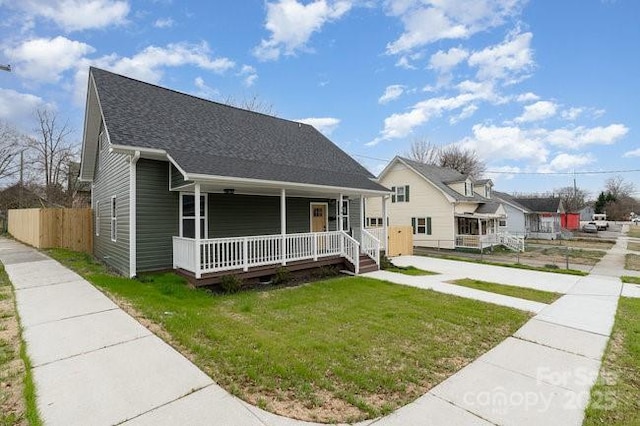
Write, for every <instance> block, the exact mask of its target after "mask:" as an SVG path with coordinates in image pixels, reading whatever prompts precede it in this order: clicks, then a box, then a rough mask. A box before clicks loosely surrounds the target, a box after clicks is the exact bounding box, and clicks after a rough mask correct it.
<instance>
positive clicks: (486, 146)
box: [460, 124, 549, 163]
mask: <svg viewBox="0 0 640 426" xmlns="http://www.w3.org/2000/svg"><path fill="white" fill-rule="evenodd" d="M472 131H473V136H471V137H467V138H464V139H463V140H462V141H461V142H460V144H461V145H462V146H463V147H464V148H469V149H472V150H475V151H476V152H477V153H478V156H479V157H480V158H482V159H483V160H487V161H499V160H528V161H534V162H537V163H544V162H546V160H547V156H548V155H549V150H548V149H547V148H546V147H545V144H544V142H543V141H542V140H541V139H540V138H539V137H537V136H536V135H535V134H532V133H531V132H528V131H526V130H523V129H521V128H519V127H516V126H505V127H499V126H493V125H491V126H487V125H484V124H476V125H474V126H473V128H472Z"/></svg>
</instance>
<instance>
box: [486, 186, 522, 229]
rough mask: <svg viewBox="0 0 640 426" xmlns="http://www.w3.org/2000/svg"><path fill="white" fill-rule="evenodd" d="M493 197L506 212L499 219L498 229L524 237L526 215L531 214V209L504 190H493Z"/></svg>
mask: <svg viewBox="0 0 640 426" xmlns="http://www.w3.org/2000/svg"><path fill="white" fill-rule="evenodd" d="M493 197H494V198H495V199H496V200H499V201H500V202H501V203H502V206H503V207H504V209H505V211H506V212H507V217H505V218H504V219H500V221H499V223H498V229H499V230H500V231H502V232H508V233H509V234H512V235H517V236H521V237H525V236H526V235H527V228H526V216H527V215H528V214H531V211H530V210H529V209H527V208H526V207H525V206H523V205H522V204H520V203H518V202H517V201H516V200H515V198H514V197H512V196H511V195H509V194H506V193H504V192H498V191H493Z"/></svg>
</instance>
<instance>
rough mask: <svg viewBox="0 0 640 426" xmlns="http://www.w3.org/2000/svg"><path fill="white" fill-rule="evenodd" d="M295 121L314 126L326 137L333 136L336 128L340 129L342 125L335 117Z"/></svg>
mask: <svg viewBox="0 0 640 426" xmlns="http://www.w3.org/2000/svg"><path fill="white" fill-rule="evenodd" d="M294 121H298V122H300V123H304V124H308V125H310V126H313V127H315V128H316V129H318V131H320V132H322V133H324V134H325V135H326V136H329V135H331V133H333V131H334V130H335V129H336V127H338V124H340V119H339V118H333V117H309V118H301V119H298V120H294Z"/></svg>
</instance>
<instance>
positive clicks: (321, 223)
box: [311, 203, 327, 232]
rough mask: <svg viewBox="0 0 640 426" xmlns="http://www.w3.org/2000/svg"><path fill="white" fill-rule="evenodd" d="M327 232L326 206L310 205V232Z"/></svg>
mask: <svg viewBox="0 0 640 426" xmlns="http://www.w3.org/2000/svg"><path fill="white" fill-rule="evenodd" d="M326 231H327V205H326V204H314V203H312V204H311V232H326Z"/></svg>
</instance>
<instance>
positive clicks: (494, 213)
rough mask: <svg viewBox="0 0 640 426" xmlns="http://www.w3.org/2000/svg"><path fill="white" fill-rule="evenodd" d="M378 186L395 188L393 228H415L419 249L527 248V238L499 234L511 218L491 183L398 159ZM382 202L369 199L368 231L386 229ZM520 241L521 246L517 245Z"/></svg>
mask: <svg viewBox="0 0 640 426" xmlns="http://www.w3.org/2000/svg"><path fill="white" fill-rule="evenodd" d="M378 182H379V183H380V184H381V185H383V186H386V187H387V188H391V190H392V192H393V195H392V196H391V199H390V200H389V202H388V204H387V214H388V218H389V225H390V226H402V225H405V226H406V225H411V226H412V228H413V245H414V246H418V247H438V248H447V249H454V248H457V247H472V248H478V247H487V246H490V245H496V244H505V245H508V246H509V247H511V248H514V249H522V248H523V247H524V243H523V241H522V240H521V239H517V238H515V239H513V240H509V241H506V242H505V241H503V238H504V237H508V238H509V235H507V234H505V233H502V234H500V233H499V226H500V221H501V220H504V219H506V217H507V212H506V211H505V208H504V206H503V205H502V203H501V202H499V201H498V200H497V199H494V198H493V196H492V189H493V183H492V182H491V180H489V179H484V180H473V179H472V178H470V177H468V176H464V175H462V174H461V173H459V172H457V171H456V170H453V169H450V168H445V167H437V166H432V165H427V164H422V163H418V162H416V161H412V160H409V159H407V158H403V157H395V158H394V159H393V160H391V162H390V163H389V164H388V165H387V166H386V167H385V169H384V170H383V171H382V173H381V174H380V176H379V177H378ZM379 200H380V199H367V201H366V205H365V220H366V223H365V226H367V227H378V226H381V225H382V217H383V216H384V215H383V210H384V209H383V208H382V205H381V203H380V201H379ZM515 240H517V241H515Z"/></svg>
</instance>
